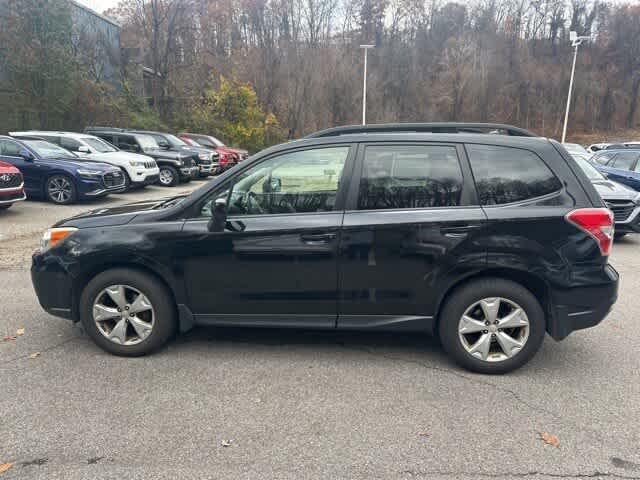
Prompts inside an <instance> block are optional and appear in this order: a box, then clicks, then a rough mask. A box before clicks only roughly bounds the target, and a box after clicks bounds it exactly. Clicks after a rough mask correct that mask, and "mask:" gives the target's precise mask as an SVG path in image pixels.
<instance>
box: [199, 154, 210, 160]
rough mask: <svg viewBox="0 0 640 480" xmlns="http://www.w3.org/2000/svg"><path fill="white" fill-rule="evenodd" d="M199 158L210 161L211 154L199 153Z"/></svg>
mask: <svg viewBox="0 0 640 480" xmlns="http://www.w3.org/2000/svg"><path fill="white" fill-rule="evenodd" d="M198 158H199V159H200V160H209V154H208V153H199V154H198Z"/></svg>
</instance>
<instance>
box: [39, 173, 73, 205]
mask: <svg viewBox="0 0 640 480" xmlns="http://www.w3.org/2000/svg"><path fill="white" fill-rule="evenodd" d="M45 194H46V196H47V199H48V200H49V201H51V202H53V203H57V204H59V205H67V204H69V203H73V202H74V201H75V200H76V187H75V185H74V184H73V180H72V179H71V178H70V177H67V176H66V175H53V176H51V177H49V178H48V179H47V182H46V184H45Z"/></svg>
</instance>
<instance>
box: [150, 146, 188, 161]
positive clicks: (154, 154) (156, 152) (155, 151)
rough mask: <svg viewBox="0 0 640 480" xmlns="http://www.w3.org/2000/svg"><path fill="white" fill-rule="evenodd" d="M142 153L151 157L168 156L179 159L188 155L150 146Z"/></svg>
mask: <svg viewBox="0 0 640 480" xmlns="http://www.w3.org/2000/svg"><path fill="white" fill-rule="evenodd" d="M144 154H145V155H148V156H150V157H152V158H168V159H169V160H179V159H181V158H185V157H188V156H190V155H189V154H188V153H186V152H184V153H181V152H174V151H172V150H163V149H161V148H150V149H148V150H145V151H144Z"/></svg>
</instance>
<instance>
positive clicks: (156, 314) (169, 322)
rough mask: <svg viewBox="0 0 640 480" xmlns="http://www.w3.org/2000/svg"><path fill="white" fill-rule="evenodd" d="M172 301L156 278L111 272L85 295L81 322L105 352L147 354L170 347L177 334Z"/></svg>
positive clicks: (126, 271)
mask: <svg viewBox="0 0 640 480" xmlns="http://www.w3.org/2000/svg"><path fill="white" fill-rule="evenodd" d="M172 298H173V297H172V296H171V293H170V292H169V291H167V289H166V287H165V286H164V285H162V284H161V283H160V282H159V281H158V280H156V279H155V278H154V277H152V276H149V275H147V274H145V273H142V272H139V271H137V270H130V269H120V268H118V269H113V270H108V271H106V272H103V273H101V274H99V275H98V276H96V277H95V278H94V279H93V280H91V281H90V282H89V283H88V285H87V287H86V288H85V289H84V291H83V292H82V296H81V298H80V319H81V321H82V324H83V326H84V328H85V330H86V331H87V333H88V334H89V336H91V338H92V339H93V341H94V342H95V343H96V344H97V345H98V346H99V347H100V348H102V349H103V350H105V351H107V352H109V353H112V354H114V355H121V356H126V357H136V356H140V355H145V354H148V353H151V352H153V351H154V350H157V349H158V348H160V347H162V346H163V345H164V344H166V343H167V341H168V340H169V339H170V338H171V337H172V336H173V334H174V333H175V331H176V325H177V321H176V308H175V304H174V303H173V301H172Z"/></svg>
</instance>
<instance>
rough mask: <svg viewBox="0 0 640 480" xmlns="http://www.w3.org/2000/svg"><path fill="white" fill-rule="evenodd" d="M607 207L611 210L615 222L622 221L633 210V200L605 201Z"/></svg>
mask: <svg viewBox="0 0 640 480" xmlns="http://www.w3.org/2000/svg"><path fill="white" fill-rule="evenodd" d="M604 203H605V204H606V205H607V208H609V210H611V211H612V212H613V218H614V220H615V221H616V222H624V221H625V220H626V219H627V218H629V215H631V213H632V212H633V209H634V208H635V205H634V204H633V202H629V201H627V200H624V201H605V202H604Z"/></svg>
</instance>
